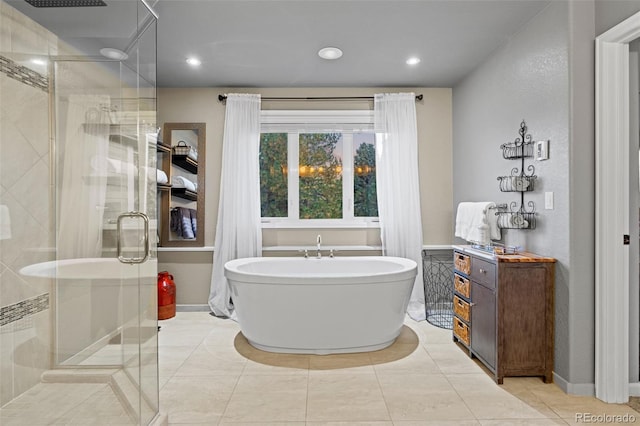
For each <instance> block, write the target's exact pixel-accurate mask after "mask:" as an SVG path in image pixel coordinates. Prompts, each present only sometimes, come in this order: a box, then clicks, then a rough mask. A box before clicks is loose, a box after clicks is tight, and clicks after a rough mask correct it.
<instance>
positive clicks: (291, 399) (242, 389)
mask: <svg viewBox="0 0 640 426" xmlns="http://www.w3.org/2000/svg"><path fill="white" fill-rule="evenodd" d="M306 400H307V376H300V375H243V376H241V377H240V380H238V385H237V386H236V388H235V390H234V392H233V395H232V396H231V400H230V401H229V405H228V406H227V409H226V410H225V412H224V416H223V419H222V420H223V421H225V422H282V421H304V420H305V412H306V408H307V407H306Z"/></svg>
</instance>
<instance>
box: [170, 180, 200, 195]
mask: <svg viewBox="0 0 640 426" xmlns="http://www.w3.org/2000/svg"><path fill="white" fill-rule="evenodd" d="M171 185H172V186H173V187H174V188H185V189H188V190H189V191H193V192H196V186H195V185H194V183H193V182H191V181H190V180H189V179H187V178H185V177H182V176H174V177H172V178H171Z"/></svg>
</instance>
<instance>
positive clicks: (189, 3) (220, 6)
mask: <svg viewBox="0 0 640 426" xmlns="http://www.w3.org/2000/svg"><path fill="white" fill-rule="evenodd" d="M3 1H6V2H7V3H9V4H11V5H12V6H14V7H16V8H18V9H19V10H21V11H22V12H23V13H26V14H27V15H29V16H31V17H32V18H33V19H35V20H36V21H38V22H40V23H41V24H42V25H44V26H45V27H47V28H49V29H50V30H52V31H53V32H54V33H55V34H57V35H58V36H60V37H61V38H62V39H64V40H66V41H68V42H69V43H70V44H72V45H74V46H76V47H77V48H79V49H82V50H83V51H85V52H88V54H90V55H97V54H98V53H97V52H98V51H99V49H100V48H101V47H117V48H120V49H123V48H125V47H126V46H127V44H128V41H130V39H131V37H132V36H133V31H131V29H132V28H134V29H135V28H136V20H140V19H141V18H140V14H139V13H137V12H136V8H135V6H132V3H131V2H130V1H125V0H105V2H106V3H107V7H84V8H42V9H37V8H34V7H32V6H30V5H29V4H27V3H26V2H25V1H24V0H3ZM549 1H550V0H469V1H464V0H423V1H421V0H413V1H412V0H387V1H382V0H378V1H373V0H339V1H330V0H288V1H284V0H156V1H149V2H148V3H150V4H151V5H152V6H153V8H154V10H155V11H156V12H157V14H158V16H159V19H158V27H157V32H158V33H157V72H156V76H157V83H158V86H160V87H215V86H219V87H369V86H374V87H384V86H399V87H453V86H455V85H456V84H457V83H458V82H459V81H460V80H461V79H462V78H463V77H464V76H465V75H467V74H468V73H469V72H470V71H472V70H473V69H474V68H475V67H477V66H478V65H479V64H480V63H482V61H483V60H484V59H485V58H486V57H487V56H488V55H489V54H490V53H491V52H492V51H493V50H494V49H496V48H497V47H499V46H500V45H502V44H504V43H505V42H507V41H508V40H509V38H510V37H511V36H513V34H515V33H517V32H518V31H519V30H520V29H521V28H522V26H523V25H524V24H525V23H526V22H528V21H529V20H531V19H532V18H533V17H534V16H535V15H536V14H538V13H539V12H540V11H541V10H542V9H543V8H544V7H545V6H546V5H547V4H548V3H549ZM325 46H336V47H339V48H340V49H342V50H343V52H344V55H343V56H342V58H340V59H338V60H335V61H327V60H323V59H321V58H319V57H318V55H317V52H318V50H319V49H320V48H322V47H325ZM188 56H196V57H198V58H199V59H200V60H201V61H202V64H201V65H200V66H199V67H196V68H194V67H191V66H189V65H188V64H187V63H186V62H185V60H186V58H187V57H188ZM410 56H417V57H419V58H420V59H421V60H422V61H421V62H420V63H419V64H418V65H416V66H409V65H407V64H406V63H405V61H406V59H407V58H408V57H410Z"/></svg>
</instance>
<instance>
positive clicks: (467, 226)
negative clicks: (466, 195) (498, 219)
mask: <svg viewBox="0 0 640 426" xmlns="http://www.w3.org/2000/svg"><path fill="white" fill-rule="evenodd" d="M495 206H496V204H495V203H494V202H490V201H484V202H477V203H470V202H463V203H460V204H458V212H457V214H456V230H455V236H456V237H459V238H462V239H464V240H467V241H469V242H473V243H477V244H482V245H487V244H489V243H491V228H490V225H489V223H490V222H492V221H493V219H491V220H489V219H488V216H489V214H490V212H491V210H492V209H493V208H495Z"/></svg>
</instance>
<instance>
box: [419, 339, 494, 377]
mask: <svg viewBox="0 0 640 426" xmlns="http://www.w3.org/2000/svg"><path fill="white" fill-rule="evenodd" d="M424 347H425V349H426V350H427V353H428V354H429V356H430V357H431V358H432V359H433V361H434V362H435V363H436V365H437V366H438V368H439V369H440V371H441V372H442V373H444V374H469V373H480V372H482V371H483V370H482V368H481V367H480V366H479V365H478V364H477V363H476V362H475V361H474V360H473V359H471V357H469V354H468V353H467V352H465V351H463V350H462V349H460V347H458V345H456V344H455V343H453V342H448V343H437V344H431V345H428V344H427V345H424Z"/></svg>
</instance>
